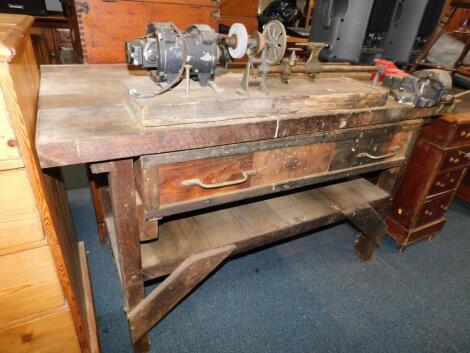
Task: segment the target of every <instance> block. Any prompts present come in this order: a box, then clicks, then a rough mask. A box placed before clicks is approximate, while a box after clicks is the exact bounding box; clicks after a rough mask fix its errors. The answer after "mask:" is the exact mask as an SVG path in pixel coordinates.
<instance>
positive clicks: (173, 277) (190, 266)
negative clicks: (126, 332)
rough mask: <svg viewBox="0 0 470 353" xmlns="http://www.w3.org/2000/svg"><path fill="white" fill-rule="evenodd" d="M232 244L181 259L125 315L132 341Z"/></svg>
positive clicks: (200, 277)
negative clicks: (161, 280) (173, 268)
mask: <svg viewBox="0 0 470 353" xmlns="http://www.w3.org/2000/svg"><path fill="white" fill-rule="evenodd" d="M235 248H236V246H235V245H233V244H232V245H227V246H224V247H221V248H218V249H213V250H209V251H205V252H202V253H199V254H195V255H191V256H190V257H188V258H187V259H186V260H184V261H183V262H182V263H181V264H180V265H179V266H178V267H177V268H176V269H175V270H174V271H173V272H172V273H171V274H170V275H169V276H168V277H167V278H166V279H165V280H164V281H163V282H162V283H161V284H160V285H159V286H158V287H157V288H155V289H154V290H153V291H152V293H150V294H149V295H148V296H147V297H145V298H144V299H143V300H142V301H140V302H139V303H138V304H137V305H136V306H135V307H134V308H133V309H132V310H130V311H129V313H128V315H127V317H128V320H129V327H130V331H131V337H132V342H134V343H136V342H138V341H139V340H140V339H141V338H142V337H143V336H144V335H145V334H146V333H147V332H148V331H149V330H150V329H151V328H152V327H153V326H154V325H156V324H157V323H158V322H159V321H160V320H161V319H162V318H163V317H164V316H165V315H166V314H168V312H169V311H170V310H171V309H173V308H174V307H175V306H176V304H178V303H179V302H180V301H181V300H182V299H183V298H184V297H185V296H186V295H187V294H188V293H189V292H190V291H191V290H193V289H194V288H195V287H196V286H197V285H198V284H199V283H200V282H201V281H202V280H203V279H204V278H206V277H207V276H208V275H209V274H210V273H211V272H212V271H213V270H214V269H215V268H216V267H217V266H218V265H219V264H220V263H221V262H222V261H224V260H225V259H226V258H227V257H228V256H229V255H230V254H231V253H232V252H233V250H235Z"/></svg>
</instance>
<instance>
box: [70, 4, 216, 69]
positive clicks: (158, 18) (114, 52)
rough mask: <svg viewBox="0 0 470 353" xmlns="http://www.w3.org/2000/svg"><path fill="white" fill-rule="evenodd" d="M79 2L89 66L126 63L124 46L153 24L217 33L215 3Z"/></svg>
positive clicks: (86, 57)
mask: <svg viewBox="0 0 470 353" xmlns="http://www.w3.org/2000/svg"><path fill="white" fill-rule="evenodd" d="M82 4H83V3H82V2H76V4H75V6H76V11H77V17H78V24H79V29H80V39H81V43H82V49H83V56H84V59H85V62H87V63H94V64H99V63H124V62H126V57H125V52H124V43H125V41H126V40H130V39H134V38H136V37H140V36H142V35H144V34H145V32H146V28H147V24H148V23H150V22H173V23H174V24H175V25H176V26H178V27H179V28H180V29H181V30H182V31H184V30H185V29H186V28H187V27H189V26H190V25H192V24H196V23H204V24H208V25H210V26H212V27H213V28H214V29H216V30H218V27H219V21H218V18H217V17H216V15H217V12H216V11H218V3H217V2H215V1H212V0H192V1H182V0H152V1H142V0H129V1H102V0H87V1H86V4H87V5H86V6H83V5H82Z"/></svg>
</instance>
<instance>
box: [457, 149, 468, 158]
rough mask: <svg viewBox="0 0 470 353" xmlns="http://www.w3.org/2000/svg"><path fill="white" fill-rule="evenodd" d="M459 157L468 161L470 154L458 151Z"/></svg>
mask: <svg viewBox="0 0 470 353" xmlns="http://www.w3.org/2000/svg"><path fill="white" fill-rule="evenodd" d="M459 155H460V156H463V158H466V159H470V152H464V151H459Z"/></svg>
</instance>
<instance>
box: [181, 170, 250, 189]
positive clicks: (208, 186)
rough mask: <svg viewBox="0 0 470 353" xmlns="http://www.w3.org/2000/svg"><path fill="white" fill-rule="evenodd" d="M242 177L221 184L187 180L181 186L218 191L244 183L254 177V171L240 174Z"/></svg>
mask: <svg viewBox="0 0 470 353" xmlns="http://www.w3.org/2000/svg"><path fill="white" fill-rule="evenodd" d="M242 175H243V178H241V179H238V180H231V181H224V182H221V183H214V184H206V183H203V182H202V181H201V180H200V179H188V180H183V181H182V182H181V185H184V186H193V185H197V186H199V187H200V188H203V189H218V188H223V187H228V186H234V185H238V184H243V183H246V182H247V181H248V179H249V178H250V177H251V176H253V175H256V171H254V170H250V171H248V172H242Z"/></svg>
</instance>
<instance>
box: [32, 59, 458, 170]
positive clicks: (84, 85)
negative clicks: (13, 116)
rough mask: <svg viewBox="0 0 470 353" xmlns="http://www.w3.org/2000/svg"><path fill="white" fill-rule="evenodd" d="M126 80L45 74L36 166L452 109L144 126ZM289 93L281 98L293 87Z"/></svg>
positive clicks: (116, 74)
mask: <svg viewBox="0 0 470 353" xmlns="http://www.w3.org/2000/svg"><path fill="white" fill-rule="evenodd" d="M131 75H142V73H141V72H140V71H137V72H135V71H132V73H130V72H129V71H128V70H127V67H126V66H124V65H80V66H78V65H77V66H76V65H70V66H64V65H61V66H48V67H44V68H43V70H42V76H41V95H40V99H39V112H38V131H37V139H36V147H37V150H38V155H39V158H40V161H41V166H42V167H44V168H47V167H53V166H62V165H69V164H76V163H84V162H97V161H105V160H111V159H116V158H126V157H136V156H142V155H146V154H153V153H162V152H170V151H179V150H188V149H194V148H204V147H210V146H220V145H226V144H236V143H242V142H248V141H259V140H267V139H276V138H281V137H287V136H294V135H301V134H309V133H315V132H321V131H330V130H336V129H348V128H352V127H357V126H369V125H376V124H382V123H389V122H397V121H403V120H410V119H413V118H422V117H427V116H433V115H439V114H440V113H442V112H445V111H447V110H449V109H450V107H449V106H437V107H434V108H425V109H422V108H412V107H409V106H407V105H402V104H398V103H395V102H394V101H388V102H387V104H386V105H384V106H382V107H374V108H363V109H343V110H341V109H335V108H334V107H330V109H329V110H328V109H327V110H324V111H317V112H310V113H309V112H302V111H297V112H291V113H289V114H276V115H270V116H260V117H252V118H240V119H231V120H224V121H208V122H204V123H202V122H201V123H190V122H188V123H185V124H179V125H171V126H160V127H153V128H144V127H143V126H142V124H141V123H140V122H139V121H138V120H137V119H136V118H135V117H134V116H133V114H131V112H130V111H129V109H128V104H127V103H126V102H125V101H124V99H122V97H123V89H122V87H123V81H125V80H127V79H129V78H130V76H131ZM275 80H277V79H275ZM318 80H320V78H319V79H318ZM314 86H315V85H314V84H312V87H314ZM366 86H367V85H366ZM288 87H289V88H286V91H287V92H288V91H289V90H290V89H291V87H292V86H288ZM331 89H339V88H338V87H332V88H331ZM170 94H171V92H170ZM332 94H333V93H332ZM161 97H165V96H161ZM311 108H314V107H311Z"/></svg>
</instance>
